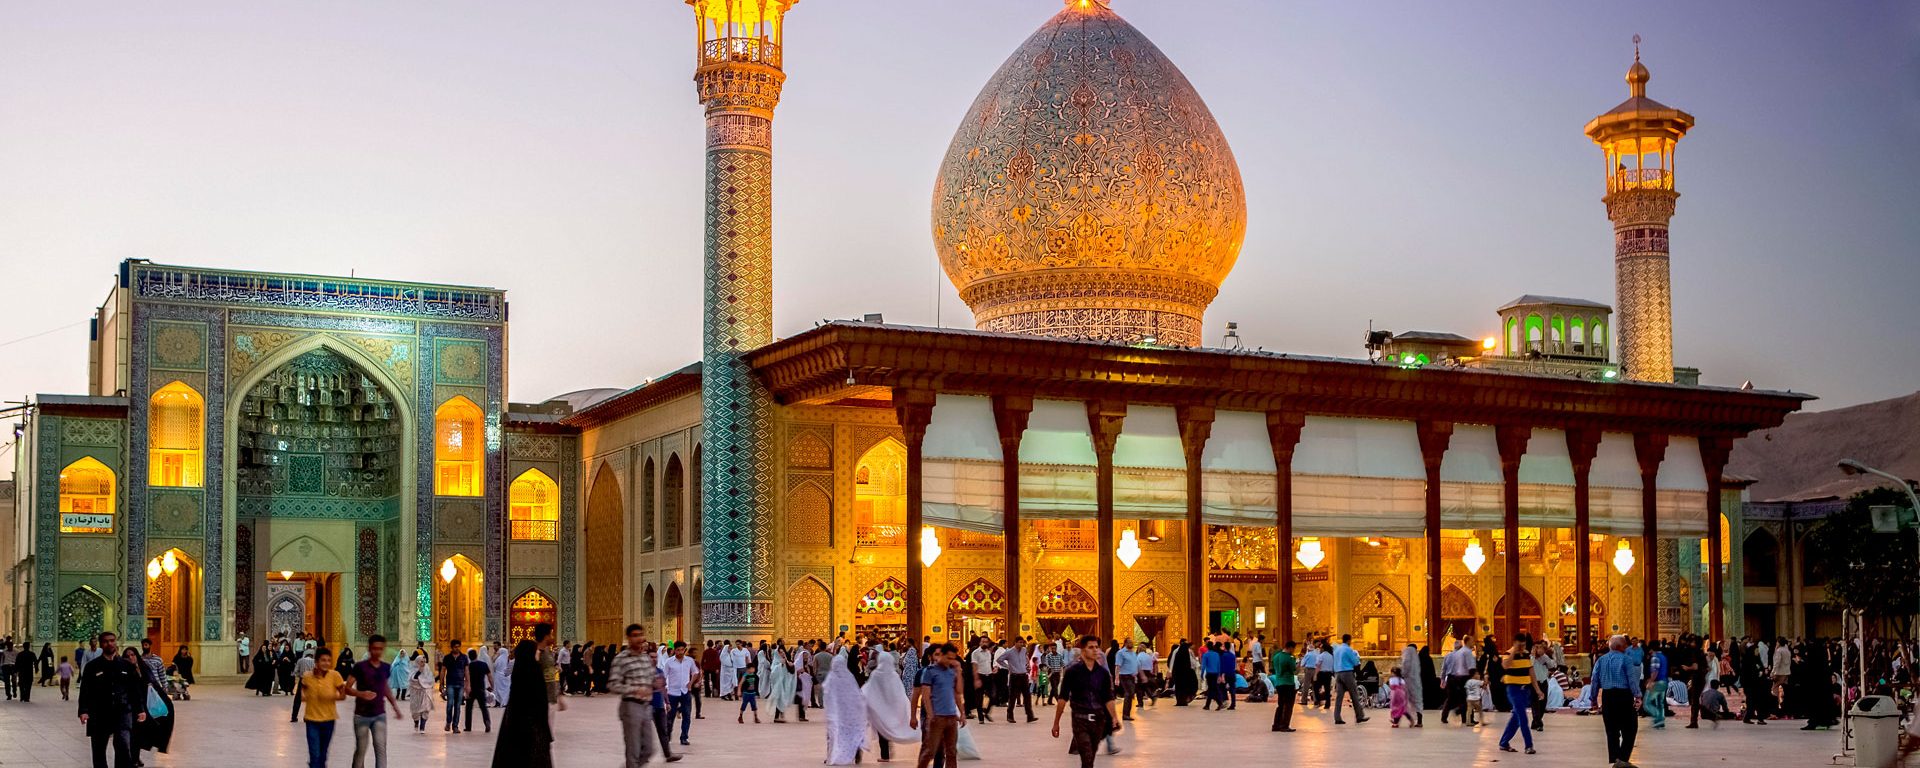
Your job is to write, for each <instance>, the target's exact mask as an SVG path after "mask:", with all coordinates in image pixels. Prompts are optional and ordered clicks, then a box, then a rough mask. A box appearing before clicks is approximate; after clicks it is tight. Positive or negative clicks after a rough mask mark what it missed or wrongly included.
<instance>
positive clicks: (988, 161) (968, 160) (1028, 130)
mask: <svg viewBox="0 0 1920 768" xmlns="http://www.w3.org/2000/svg"><path fill="white" fill-rule="evenodd" d="M1246 226H1247V210H1246V202H1245V200H1244V199H1243V196H1242V191H1241V185H1240V169H1239V167H1238V166H1237V165H1235V164H1234V161H1233V151H1232V150H1231V149H1229V148H1228V147H1227V139H1226V137H1225V136H1223V135H1221V133H1220V127H1219V125H1217V124H1216V123H1215V122H1214V120H1213V114H1212V113H1211V112H1209V111H1208V110H1207V105H1206V103H1205V102H1203V101H1201V99H1200V95H1199V94H1198V93H1196V92H1195V91H1194V89H1193V85H1192V84H1191V83H1188V82H1187V78H1186V76H1185V75H1182V74H1181V73H1180V70H1179V68H1177V67H1175V66H1174V65H1173V62H1171V61H1169V60H1167V57H1166V55H1165V54H1162V53H1161V52H1160V49H1158V48H1156V47H1154V45H1153V43H1152V42H1151V41H1149V40H1147V37H1146V36H1145V35H1143V34H1141V33H1140V31H1139V30H1137V29H1135V28H1134V27H1133V25H1131V24H1128V23H1127V22H1126V21H1125V20H1124V19H1121V18H1120V17H1119V16H1118V15H1117V14H1115V13H1114V12H1113V11H1112V10H1111V9H1108V8H1107V7H1106V5H1105V4H1104V3H1102V2H1085V1H1084V0H1068V2H1067V7H1066V8H1065V9H1064V10H1062V11H1061V12H1060V13H1059V14H1058V15H1056V16H1054V17H1053V19H1052V20H1050V21H1048V22H1047V23H1046V24H1045V25H1043V26H1042V27H1041V28H1040V29H1039V31H1036V32H1034V33H1033V36H1032V37H1029V38H1027V41H1026V42H1025V43H1022V44H1021V46H1020V48H1019V49H1018V50H1015V51H1014V52H1013V55H1012V56H1010V57H1008V59H1007V61H1006V63H1005V64H1002V65H1001V66H1000V70H999V71H998V72H995V73H994V75H993V78H992V79H991V80H989V81H987V85H986V87H985V88H984V89H982V90H981V91H980V95H979V96H978V97H977V98H975V99H974V102H973V107H972V108H971V109H969V110H968V111H967V117H966V120H965V121H964V122H962V123H961V124H960V129H959V131H957V132H956V133H955V134H954V137H953V144H952V146H950V147H948V149H947V156H946V159H945V160H944V161H943V162H942V163H941V165H940V175H939V178H938V180H937V181H936V182H935V183H934V190H933V239H934V244H935V246H936V247H937V248H938V249H939V252H940V263H941V266H942V267H944V268H945V269H946V272H947V277H948V279H950V280H952V281H953V284H954V286H955V287H957V288H959V289H960V298H961V299H963V300H965V301H966V302H967V304H968V305H969V306H971V307H972V308H973V312H974V318H975V322H976V324H977V325H978V326H979V327H980V328H981V329H982V330H992V331H1010V332H1017V333H1034V334H1040V335H1047V336H1068V337H1079V338H1100V339H1111V340H1118V341H1128V342H1132V341H1143V340H1153V341H1157V342H1158V343H1162V344H1170V345H1182V346H1193V345H1197V344H1198V343H1199V341H1200V319H1201V315H1203V314H1204V313H1205V311H1206V308H1207V305H1208V304H1209V303H1211V302H1212V301H1213V297H1214V296H1215V295H1216V294H1217V293H1218V292H1219V289H1220V282H1221V281H1222V280H1224V279H1226V276H1227V273H1228V272H1229V271H1231V270H1232V269H1233V262H1234V259H1235V258H1237V257H1238V256H1239V253H1240V243H1241V240H1242V238H1243V236H1244V235H1245V233H1246Z"/></svg>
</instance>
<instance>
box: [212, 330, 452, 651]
mask: <svg viewBox="0 0 1920 768" xmlns="http://www.w3.org/2000/svg"><path fill="white" fill-rule="evenodd" d="M315 350H325V351H327V352H331V353H333V354H336V355H339V356H340V357H341V358H343V359H345V360H347V361H348V362H350V363H352V365H353V367H354V369H356V370H357V371H358V372H359V373H360V374H362V375H364V376H366V377H367V378H368V379H370V380H371V381H372V382H373V383H374V384H375V385H376V386H377V387H378V389H379V390H380V391H382V392H385V393H390V394H391V395H392V397H391V400H390V405H391V406H392V408H393V409H394V411H395V413H394V421H395V423H396V424H398V425H399V430H400V434H399V440H398V442H397V445H398V448H397V449H396V454H395V455H396V456H397V467H396V468H395V477H396V478H397V481H398V482H397V488H396V490H397V493H396V498H397V500H398V504H399V523H400V535H399V536H398V537H396V538H395V539H394V541H395V545H394V546H395V550H396V552H397V554H398V558H397V559H396V560H397V562H396V568H395V570H394V571H393V572H392V576H393V577H394V578H396V579H397V582H396V586H397V591H398V593H399V596H398V605H397V606H396V608H397V611H398V616H397V621H398V624H399V626H400V627H401V628H402V633H403V634H418V635H419V636H424V634H425V633H426V632H427V631H428V630H429V629H430V626H429V622H428V621H427V616H426V612H427V611H428V610H429V609H430V606H429V605H422V604H421V603H420V599H421V597H422V595H421V594H420V591H418V590H416V586H424V585H425V584H424V582H422V581H421V579H422V578H424V577H425V576H426V574H427V572H428V571H429V570H430V569H431V568H432V565H433V564H432V562H431V558H430V556H429V554H428V553H426V552H421V551H418V547H417V545H416V544H415V541H416V534H417V532H418V531H419V524H420V520H419V516H418V514H419V510H418V504H417V500H416V493H417V492H418V490H419V487H420V480H421V478H420V476H419V471H420V470H419V458H420V457H419V451H418V450H417V448H416V444H415V439H416V437H417V436H418V435H419V433H420V429H421V426H420V423H419V420H420V419H421V417H422V416H424V413H423V412H422V411H420V410H416V403H415V401H414V400H413V399H412V393H413V391H414V390H413V389H412V388H410V387H404V386H401V385H400V383H399V382H398V381H396V380H395V379H394V378H393V375H392V373H391V372H390V371H389V370H388V369H387V368H386V367H385V366H383V365H382V364H381V362H380V361H378V360H375V359H373V358H372V357H371V356H369V354H368V353H367V352H366V351H365V350H362V349H360V348H359V347H357V346H355V345H353V344H350V343H347V342H346V341H344V340H342V339H341V338H339V337H336V336H334V335H333V334H330V333H315V334H312V335H310V336H307V337H305V338H301V339H299V340H297V341H294V342H292V343H289V344H287V345H286V346H284V347H281V348H280V349H279V350H276V351H275V352H273V353H271V354H269V355H268V356H267V357H266V358H265V359H263V360H261V361H260V362H259V363H258V364H256V365H255V366H254V367H253V368H252V369H251V370H249V371H248V372H247V373H246V374H244V375H243V376H241V377H240V378H239V379H238V380H232V381H229V382H228V390H227V391H228V392H232V393H246V392H251V391H252V390H253V389H254V388H255V387H256V386H258V385H259V384H260V383H261V382H263V381H265V380H266V379H267V378H268V377H269V376H272V375H274V374H275V373H276V372H277V371H279V370H280V369H282V368H284V367H285V366H287V365H288V364H289V363H291V362H293V361H295V360H297V359H299V358H300V357H302V356H304V355H306V354H308V353H310V352H313V351H315ZM246 400H247V399H246V398H245V397H244V396H242V397H228V398H226V400H225V402H224V403H223V404H221V405H220V407H221V408H222V411H223V413H224V418H223V419H222V422H221V427H220V429H221V434H222V438H223V440H224V445H226V446H229V448H228V449H227V450H224V451H218V452H217V453H218V459H217V461H218V464H219V466H220V471H221V472H222V473H223V475H224V478H223V479H219V482H220V483H221V484H222V486H223V487H224V488H225V493H224V494H222V502H221V510H220V514H221V524H222V527H223V529H224V530H230V531H231V530H236V529H237V527H238V526H237V512H238V496H239V494H238V493H237V492H236V482H237V478H238V477H239V471H238V470H239V465H240V458H241V453H242V452H241V451H239V450H234V449H233V448H232V446H237V445H239V436H240V434H241V423H242V421H243V419H244V416H245V408H246ZM214 543H217V542H209V546H210V547H211V546H212V545H213V544H214ZM236 554H237V553H236ZM207 559H208V561H209V562H213V563H216V564H217V565H216V566H215V567H217V568H219V569H220V571H221V573H222V575H223V578H225V579H226V580H227V581H226V583H228V584H234V583H237V582H238V575H237V574H236V572H235V571H234V568H235V563H236V562H237V560H238V558H235V557H218V556H214V554H213V553H212V550H209V556H208V558H207ZM255 562H256V563H257V562H258V561H257V560H256V561H255ZM260 570H276V569H272V568H261V569H260ZM430 595H431V592H430V591H428V593H427V596H428V599H431V598H430ZM235 597H236V594H235V591H234V590H227V591H224V592H223V593H222V595H221V598H222V599H221V605H220V614H219V615H222V616H224V617H226V618H225V619H224V621H223V623H222V631H223V632H224V633H225V634H224V635H223V636H225V637H231V636H232V633H233V631H234V630H236V629H247V627H236V626H234V624H233V621H234V619H233V617H234V616H235V613H236V611H235V605H234V599H235ZM209 609H210V610H211V609H212V606H209Z"/></svg>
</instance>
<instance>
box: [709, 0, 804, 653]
mask: <svg viewBox="0 0 1920 768" xmlns="http://www.w3.org/2000/svg"><path fill="white" fill-rule="evenodd" d="M797 1H798V0H687V4H688V5H691V6H693V11H694V18H695V21H696V23H697V24H698V26H699V31H698V34H697V35H696V36H695V39H696V40H697V41H698V44H699V48H698V59H697V60H698V62H699V65H698V68H697V69H696V70H695V71H694V76H693V81H694V84H695V85H696V86H697V87H698V90H699V93H700V103H701V104H703V105H705V106H706V108H707V195H706V253H705V258H704V267H705V298H706V306H705V327H704V333H703V336H702V338H703V342H702V347H701V349H702V355H701V359H702V365H701V367H702V370H701V410H702V417H703V419H702V425H701V457H700V460H701V467H700V480H701V482H702V483H704V484H705V485H706V488H705V489H704V490H703V492H702V493H701V494H700V499H701V505H700V506H701V508H700V509H698V510H695V514H698V515H700V529H699V530H700V531H701V540H700V546H701V548H702V553H701V555H702V557H701V560H702V562H703V564H704V565H703V567H704V569H705V575H704V577H703V579H702V585H703V588H702V592H701V594H700V631H701V632H702V633H704V634H724V635H736V636H737V635H770V634H772V632H773V596H774V588H773V533H772V531H773V519H772V516H773V490H772V485H773V399H772V397H771V396H770V395H768V393H767V390H766V388H765V387H764V386H762V385H761V384H760V381H759V380H758V379H757V378H755V377H754V375H753V371H752V370H751V369H750V368H749V367H748V366H747V363H746V360H745V359H744V356H745V355H746V353H748V352H751V351H753V350H755V349H758V348H760V347H762V346H764V345H766V344H768V343H770V342H772V341H773V108H774V106H775V105H777V104H779V103H780V87H781V85H782V84H783V83H785V82H786V79H787V76H786V73H785V72H784V71H782V69H781V47H780V46H781V44H782V43H783V42H785V40H784V37H783V33H784V31H785V29H784V25H783V23H782V22H783V21H784V18H785V15H786V12H787V10H788V9H790V8H792V7H793V5H794V3H795V2H797Z"/></svg>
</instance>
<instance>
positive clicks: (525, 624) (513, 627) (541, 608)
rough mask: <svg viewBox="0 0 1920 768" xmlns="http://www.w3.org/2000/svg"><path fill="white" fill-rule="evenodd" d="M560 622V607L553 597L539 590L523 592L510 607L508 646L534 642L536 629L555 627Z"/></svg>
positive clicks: (508, 615)
mask: <svg viewBox="0 0 1920 768" xmlns="http://www.w3.org/2000/svg"><path fill="white" fill-rule="evenodd" d="M559 620H560V606H559V604H558V603H556V602H554V599H553V596H552V595H548V594H547V593H546V592H543V591H541V590H540V589H537V588H535V589H529V590H527V591H525V592H521V593H520V596H518V597H515V598H514V599H513V602H512V603H511V604H510V605H509V606H508V613H507V645H509V646H512V645H514V644H517V643H519V642H520V641H521V640H532V639H533V628H534V627H537V626H539V625H541V624H547V625H555V624H557V622H559Z"/></svg>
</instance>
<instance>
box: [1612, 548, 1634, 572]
mask: <svg viewBox="0 0 1920 768" xmlns="http://www.w3.org/2000/svg"><path fill="white" fill-rule="evenodd" d="M1613 569H1614V570H1616V571H1619V572H1620V575H1622V576H1625V575H1627V571H1631V570H1633V547H1632V546H1631V545H1629V544H1627V540H1626V539H1621V540H1620V546H1619V548H1617V549H1615V550H1613Z"/></svg>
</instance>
